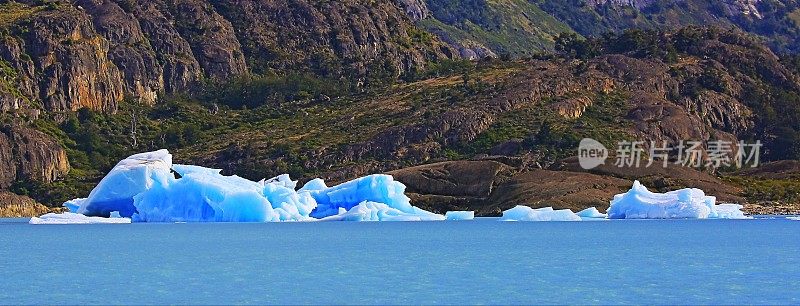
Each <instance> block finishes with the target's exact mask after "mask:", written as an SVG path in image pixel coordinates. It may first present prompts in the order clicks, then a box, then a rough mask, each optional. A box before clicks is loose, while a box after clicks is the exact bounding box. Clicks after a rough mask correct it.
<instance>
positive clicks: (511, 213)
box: [500, 205, 581, 221]
mask: <svg viewBox="0 0 800 306" xmlns="http://www.w3.org/2000/svg"><path fill="white" fill-rule="evenodd" d="M500 221H581V217H578V215H576V214H575V213H573V212H572V210H569V209H561V210H554V209H553V208H552V207H544V208H537V209H534V208H530V207H528V206H522V205H517V206H516V207H514V208H512V209H509V210H506V211H504V212H503V216H502V217H501V218H500Z"/></svg>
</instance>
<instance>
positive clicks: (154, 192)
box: [64, 150, 444, 222]
mask: <svg viewBox="0 0 800 306" xmlns="http://www.w3.org/2000/svg"><path fill="white" fill-rule="evenodd" d="M296 186H297V181H293V180H291V178H290V177H289V176H288V175H281V176H278V177H275V178H272V179H269V180H266V179H265V180H261V181H259V182H254V181H251V180H248V179H245V178H242V177H238V176H235V175H234V176H224V175H222V174H221V171H220V170H218V169H210V168H205V167H200V166H192V165H177V164H172V155H171V154H170V153H169V152H168V151H167V150H159V151H155V152H149V153H142V154H136V155H133V156H131V157H129V158H126V159H125V160H122V161H120V162H119V163H118V164H117V165H116V166H115V167H114V168H113V169H112V170H111V171H110V172H109V173H108V175H106V177H104V178H103V179H102V180H101V181H100V183H99V184H98V185H97V186H96V187H95V188H94V189H93V190H92V192H91V193H90V194H89V196H88V197H87V198H85V199H75V200H71V201H68V202H66V203H64V206H65V207H67V208H68V209H69V210H70V211H71V212H74V213H77V214H79V215H81V216H86V217H109V216H112V214H115V215H117V214H118V215H119V216H121V217H123V218H130V219H129V220H132V221H133V222H281V221H316V220H319V219H323V220H352V221H397V220H401V221H410V220H414V221H428V220H444V216H442V215H437V214H434V213H431V212H428V211H425V210H422V209H419V208H417V207H414V206H412V205H411V201H410V199H409V198H408V197H407V196H406V195H405V188H406V187H405V185H403V184H402V183H400V182H397V181H395V180H394V178H393V177H392V176H390V175H370V176H366V177H362V178H359V179H356V180H353V181H349V182H346V183H343V184H341V185H338V186H334V187H328V186H327V185H325V182H324V181H322V180H321V179H315V180H312V181H310V182H308V183H306V184H305V186H303V187H302V188H301V189H300V190H295V188H296Z"/></svg>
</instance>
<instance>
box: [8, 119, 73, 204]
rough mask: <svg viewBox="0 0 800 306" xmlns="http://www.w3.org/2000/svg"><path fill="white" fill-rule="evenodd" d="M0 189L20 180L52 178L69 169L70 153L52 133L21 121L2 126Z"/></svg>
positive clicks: (46, 179) (61, 175)
mask: <svg viewBox="0 0 800 306" xmlns="http://www.w3.org/2000/svg"><path fill="white" fill-rule="evenodd" d="M0 166H2V167H0V189H2V188H7V187H9V186H10V185H11V184H12V183H14V182H15V181H17V180H28V181H37V182H42V183H49V182H53V181H55V180H57V179H59V178H62V177H63V176H64V175H66V174H67V172H69V169H70V166H69V161H68V160H67V153H66V151H64V149H63V148H61V145H59V144H58V143H57V142H55V141H54V140H53V139H52V138H51V137H50V136H48V135H46V134H44V133H42V132H40V131H37V130H35V129H32V128H29V127H24V126H20V125H6V126H4V127H0Z"/></svg>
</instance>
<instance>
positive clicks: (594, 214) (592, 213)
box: [576, 207, 608, 218]
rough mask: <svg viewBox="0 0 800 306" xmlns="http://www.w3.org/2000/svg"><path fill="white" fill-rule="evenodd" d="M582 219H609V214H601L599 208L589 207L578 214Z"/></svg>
mask: <svg viewBox="0 0 800 306" xmlns="http://www.w3.org/2000/svg"><path fill="white" fill-rule="evenodd" d="M576 215H578V217H581V218H607V217H608V214H604V213H601V212H600V211H599V210H597V207H589V208H587V209H584V210H581V211H579V212H578V213H576Z"/></svg>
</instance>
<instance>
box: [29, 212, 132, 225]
mask: <svg viewBox="0 0 800 306" xmlns="http://www.w3.org/2000/svg"><path fill="white" fill-rule="evenodd" d="M111 215H112V216H115V217H113V218H103V217H87V216H84V215H81V214H76V213H71V212H67V213H62V214H55V213H49V214H46V215H43V216H41V217H33V218H31V220H30V221H28V223H30V224H120V223H131V219H130V218H121V217H119V214H114V213H112V214H111Z"/></svg>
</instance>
